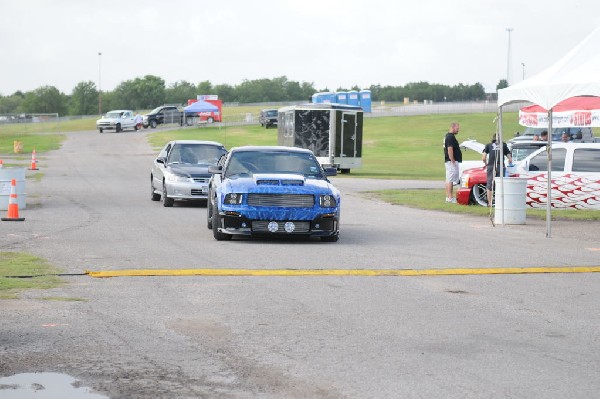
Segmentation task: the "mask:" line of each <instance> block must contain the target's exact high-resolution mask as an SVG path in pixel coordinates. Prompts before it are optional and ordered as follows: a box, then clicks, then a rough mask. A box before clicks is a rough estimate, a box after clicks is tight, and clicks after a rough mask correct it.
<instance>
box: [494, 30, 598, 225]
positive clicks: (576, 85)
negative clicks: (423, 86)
mask: <svg viewBox="0 0 600 399" xmlns="http://www.w3.org/2000/svg"><path fill="white" fill-rule="evenodd" d="M575 96H593V97H600V28H596V29H595V30H594V31H593V32H592V33H591V34H590V35H589V36H588V37H586V38H585V39H584V40H583V41H582V42H581V43H579V44H578V45H577V46H576V47H575V48H574V49H572V50H571V51H569V52H568V53H567V54H566V55H565V56H564V57H562V58H561V59H560V60H558V61H557V62H556V63H555V64H554V65H552V66H550V67H549V68H548V69H546V70H544V71H542V72H540V73H538V74H537V75H535V76H532V77H531V78H529V79H526V80H523V81H521V82H519V83H517V84H515V85H513V86H510V87H507V88H505V89H500V90H498V107H499V112H500V118H499V121H500V122H499V124H500V125H499V129H498V130H499V132H500V142H502V107H503V106H504V105H507V104H510V103H512V102H517V101H529V102H532V103H533V104H536V105H539V106H541V107H543V108H545V109H547V110H548V121H549V126H548V131H549V132H551V131H552V110H553V108H554V106H555V105H557V104H558V103H560V102H561V101H563V100H566V99H568V98H571V97H575ZM500 148H502V146H501V147H500ZM501 156H502V157H503V155H501ZM501 164H502V163H501ZM551 170H552V146H550V145H549V146H548V204H547V206H546V237H551V225H550V220H551V207H552V204H551V203H552V196H551V187H552V186H551V184H552V183H551ZM502 175H503V173H501V174H500V176H502ZM502 192H504V191H502Z"/></svg>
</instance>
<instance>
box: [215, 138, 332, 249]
mask: <svg viewBox="0 0 600 399" xmlns="http://www.w3.org/2000/svg"><path fill="white" fill-rule="evenodd" d="M209 172H211V173H212V177H211V178H210V181H209V184H208V203H207V207H206V208H207V226H208V228H209V229H212V231H213V235H214V237H215V239H217V240H228V239H231V237H232V236H233V235H246V236H272V235H306V236H314V237H320V238H321V240H322V241H329V242H335V241H337V240H338V237H339V222H340V193H339V191H338V190H337V189H336V188H335V187H334V186H333V185H332V184H331V182H330V181H329V180H328V179H327V177H328V176H334V175H336V173H337V171H336V169H335V168H326V169H323V168H322V167H321V165H320V164H319V162H318V161H317V159H316V158H315V156H314V154H313V153H312V152H311V151H310V150H306V149H301V148H295V147H252V146H248V147H237V148H233V149H231V151H229V152H228V153H227V154H226V155H224V156H223V157H222V158H221V160H220V161H219V163H218V164H217V166H211V167H209Z"/></svg>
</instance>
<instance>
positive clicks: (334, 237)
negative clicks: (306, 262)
mask: <svg viewBox="0 0 600 399" xmlns="http://www.w3.org/2000/svg"><path fill="white" fill-rule="evenodd" d="M339 239H340V235H339V233H336V234H334V235H332V236H325V237H321V241H322V242H337V241H338V240H339Z"/></svg>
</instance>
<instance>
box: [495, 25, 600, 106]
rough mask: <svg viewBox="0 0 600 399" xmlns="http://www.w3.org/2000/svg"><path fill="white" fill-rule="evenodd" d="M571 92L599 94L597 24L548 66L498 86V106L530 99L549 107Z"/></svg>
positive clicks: (599, 37)
mask: <svg viewBox="0 0 600 399" xmlns="http://www.w3.org/2000/svg"><path fill="white" fill-rule="evenodd" d="M575 96H595V97H600V28H596V29H595V30H594V31H593V32H592V33H591V34H590V35H589V36H588V37H587V38H585V39H584V40H583V41H582V42H581V43H580V44H579V45H577V46H576V47H575V48H574V49H573V50H571V51H569V52H568V53H567V54H566V55H565V56H564V57H562V58H561V59H560V60H558V62H556V63H555V64H554V65H552V66H550V67H549V68H548V69H546V70H544V71H542V72H540V73H538V74H537V75H535V76H532V77H531V78H529V79H526V80H523V81H522V82H519V83H517V84H514V85H512V86H509V87H507V88H505V89H500V90H498V106H503V105H505V104H508V103H511V102H514V101H530V102H532V103H533V104H537V105H540V106H542V107H544V108H545V109H547V110H549V109H551V108H553V107H554V106H555V105H556V104H558V103H559V102H561V101H563V100H565V99H567V98H571V97H575Z"/></svg>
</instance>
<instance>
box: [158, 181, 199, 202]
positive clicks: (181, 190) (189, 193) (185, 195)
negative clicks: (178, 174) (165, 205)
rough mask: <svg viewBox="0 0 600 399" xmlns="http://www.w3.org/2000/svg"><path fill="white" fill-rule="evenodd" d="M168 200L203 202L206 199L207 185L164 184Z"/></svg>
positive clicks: (186, 183) (188, 183) (187, 183)
mask: <svg viewBox="0 0 600 399" xmlns="http://www.w3.org/2000/svg"><path fill="white" fill-rule="evenodd" d="M165 185H166V188H167V195H168V196H169V198H173V199H175V200H183V201H193V200H205V199H207V198H208V183H197V182H194V183H191V182H166V184H165Z"/></svg>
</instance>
